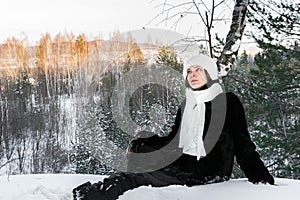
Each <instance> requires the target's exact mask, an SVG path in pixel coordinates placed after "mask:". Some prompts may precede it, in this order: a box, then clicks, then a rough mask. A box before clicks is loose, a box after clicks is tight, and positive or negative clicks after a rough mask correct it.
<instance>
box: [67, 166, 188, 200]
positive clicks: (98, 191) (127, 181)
mask: <svg viewBox="0 0 300 200" xmlns="http://www.w3.org/2000/svg"><path fill="white" fill-rule="evenodd" d="M181 178H182V180H180V179H181ZM181 178H180V177H175V176H172V175H171V174H169V173H166V172H165V171H162V170H158V171H153V172H146V173H127V172H126V173H125V172H121V173H116V174H113V175H111V176H109V177H108V178H105V179H104V180H103V181H102V182H101V181H99V182H98V183H94V184H93V185H92V184H90V183H85V184H83V185H81V186H79V187H77V188H75V189H74V190H73V195H74V199H75V200H77V199H84V200H115V199H117V198H118V197H119V196H120V195H122V194H123V193H124V192H126V191H128V190H131V189H134V188H137V187H140V186H150V185H151V186H152V187H163V186H168V185H184V184H185V181H183V180H184V177H181Z"/></svg>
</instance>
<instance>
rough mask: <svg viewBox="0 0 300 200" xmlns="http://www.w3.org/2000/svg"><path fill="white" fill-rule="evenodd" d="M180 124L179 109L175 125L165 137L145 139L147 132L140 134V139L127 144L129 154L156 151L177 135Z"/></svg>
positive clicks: (155, 136) (134, 139)
mask: <svg viewBox="0 0 300 200" xmlns="http://www.w3.org/2000/svg"><path fill="white" fill-rule="evenodd" d="M180 122H181V108H179V109H178V110H177V114H176V118H175V123H174V125H173V126H172V129H171V132H170V133H169V134H168V135H167V136H163V137H160V136H158V135H156V134H155V135H153V136H150V137H147V135H148V134H149V133H148V132H146V131H144V132H141V134H140V137H138V138H133V139H131V140H130V142H129V148H128V151H129V152H135V153H146V152H151V151H155V150H158V149H160V148H162V147H163V146H165V145H166V144H168V143H169V142H170V141H171V140H172V139H173V138H174V137H175V135H176V134H177V132H178V130H179V127H180Z"/></svg>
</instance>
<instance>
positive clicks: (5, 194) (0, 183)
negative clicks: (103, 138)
mask: <svg viewBox="0 0 300 200" xmlns="http://www.w3.org/2000/svg"><path fill="white" fill-rule="evenodd" d="M101 179H103V176H95V175H71V174H54V175H51V174H48V175H44V174H43V175H16V176H9V177H8V176H0V188H1V192H0V199H1V200H2V199H3V200H20V199H21V200H64V199H66V200H68V199H72V194H71V191H72V188H74V187H76V186H78V185H79V184H81V183H83V182H86V181H88V180H89V181H91V182H97V181H98V180H101ZM275 181H276V184H277V185H276V186H271V185H263V184H258V185H253V184H252V183H249V182H248V181H247V180H246V179H236V180H230V181H228V182H224V183H217V184H211V185H202V186H194V187H185V186H175V185H173V186H169V187H164V188H151V187H140V188H137V189H135V190H131V191H128V192H126V193H125V194H124V195H122V196H121V197H120V198H119V200H135V199H136V200H139V199H141V198H142V199H143V200H196V199H197V200H199V199H202V198H200V197H203V199H205V200H218V199H222V200H224V199H230V200H241V199H243V200H248V199H249V200H250V199H251V200H269V199H272V200H283V199H284V200H293V199H295V200H296V199H299V196H300V190H299V188H300V181H299V180H290V179H278V178H277V179H275Z"/></svg>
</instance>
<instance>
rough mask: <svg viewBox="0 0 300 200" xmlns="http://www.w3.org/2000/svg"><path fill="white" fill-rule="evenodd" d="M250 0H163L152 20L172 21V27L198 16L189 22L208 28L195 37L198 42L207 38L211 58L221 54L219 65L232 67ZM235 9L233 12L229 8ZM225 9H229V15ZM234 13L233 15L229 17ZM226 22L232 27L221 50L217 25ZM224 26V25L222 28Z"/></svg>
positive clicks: (227, 68)
mask: <svg viewBox="0 0 300 200" xmlns="http://www.w3.org/2000/svg"><path fill="white" fill-rule="evenodd" d="M248 3H249V2H248V0H235V1H232V0H231V1H229V0H212V1H205V0H186V1H185V2H179V3H173V1H172V2H171V1H168V0H164V1H163V3H161V4H159V5H158V6H157V7H158V8H161V12H160V13H159V14H157V15H156V16H155V17H154V18H153V19H152V20H151V21H150V22H149V24H150V23H153V22H154V21H158V22H157V24H162V23H166V24H168V23H170V24H171V25H170V27H171V28H174V29H176V28H177V27H178V26H180V22H181V21H183V19H185V18H188V17H189V16H198V20H197V19H196V21H193V20H195V18H193V20H190V21H189V23H191V25H192V24H195V23H196V24H197V22H198V24H201V25H202V26H201V27H202V28H204V29H205V35H204V36H203V37H192V39H193V40H194V41H196V42H205V43H206V44H207V47H208V48H207V51H208V53H209V54H210V56H211V57H212V58H214V57H218V61H217V64H218V68H219V70H220V69H221V68H222V69H224V70H225V71H229V69H230V68H231V66H232V65H233V63H234V61H235V58H236V55H237V53H238V50H239V47H240V42H241V38H242V36H243V33H244V28H245V16H246V12H247V7H248ZM231 10H233V12H232V13H231V14H230V13H229V12H228V11H231ZM224 13H227V14H226V15H225V14H224ZM230 15H231V17H230ZM221 22H223V23H224V24H225V25H227V24H228V23H231V25H230V30H229V32H228V33H227V36H226V41H225V42H224V43H223V44H222V45H221V49H220V50H218V48H216V47H217V44H218V41H217V39H218V38H219V37H218V31H217V30H218V27H219V31H220V30H223V29H222V26H220V23H221ZM220 27H221V29H220ZM200 33H201V31H200V32H199V35H200Z"/></svg>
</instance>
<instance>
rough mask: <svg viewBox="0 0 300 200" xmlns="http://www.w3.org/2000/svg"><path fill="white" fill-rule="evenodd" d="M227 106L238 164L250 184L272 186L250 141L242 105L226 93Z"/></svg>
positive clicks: (267, 173)
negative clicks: (261, 183) (259, 183)
mask: <svg viewBox="0 0 300 200" xmlns="http://www.w3.org/2000/svg"><path fill="white" fill-rule="evenodd" d="M227 105H228V107H227V109H228V116H227V117H229V127H230V129H231V130H230V131H231V133H232V136H233V140H234V148H235V155H236V160H237V162H238V164H239V165H240V167H241V169H242V170H243V172H244V173H245V175H246V177H247V178H248V180H249V181H250V182H252V183H258V182H263V183H266V182H268V183H269V184H272V185H273V184H274V178H273V177H272V176H271V175H270V173H269V171H268V169H267V168H266V167H265V165H264V163H263V162H262V160H261V159H260V155H259V153H258V152H257V151H256V146H255V144H254V143H253V142H252V140H251V137H250V134H249V132H248V127H247V122H246V117H245V112H244V108H243V105H242V103H241V102H240V100H239V98H238V97H237V96H236V95H235V94H233V93H228V94H227Z"/></svg>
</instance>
